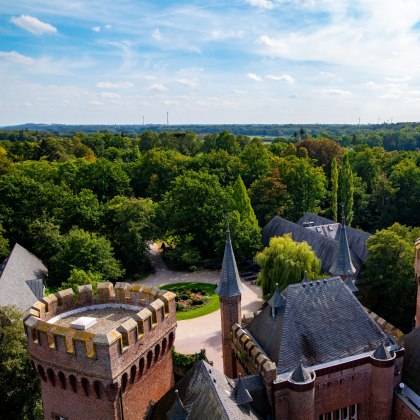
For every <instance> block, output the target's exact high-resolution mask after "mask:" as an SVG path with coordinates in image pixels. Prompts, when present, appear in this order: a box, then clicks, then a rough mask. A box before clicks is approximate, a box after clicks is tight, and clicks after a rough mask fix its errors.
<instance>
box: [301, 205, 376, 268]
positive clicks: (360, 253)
mask: <svg viewBox="0 0 420 420" xmlns="http://www.w3.org/2000/svg"><path fill="white" fill-rule="evenodd" d="M309 221H312V222H314V226H315V227H316V226H321V227H325V229H323V232H324V230H328V231H329V229H328V226H329V225H335V226H336V236H337V234H338V227H339V226H340V224H339V223H337V222H335V221H334V220H330V219H327V218H326V217H322V216H318V215H317V214H313V213H306V214H305V215H304V216H302V217H301V218H300V219H299V220H298V221H297V222H296V223H297V224H298V225H301V226H302V225H303V224H304V223H305V222H309ZM323 225H324V226H323ZM325 225H327V226H325ZM346 230H347V238H348V241H349V247H350V249H351V251H352V252H354V253H355V254H356V255H357V257H358V258H359V259H360V260H361V261H365V260H366V258H367V257H368V251H367V248H366V241H367V240H368V239H369V238H370V236H371V234H370V233H367V232H364V231H363V230H360V229H355V228H352V227H350V226H347V227H346ZM324 234H325V233H324ZM336 236H335V237H333V238H332V239H336Z"/></svg>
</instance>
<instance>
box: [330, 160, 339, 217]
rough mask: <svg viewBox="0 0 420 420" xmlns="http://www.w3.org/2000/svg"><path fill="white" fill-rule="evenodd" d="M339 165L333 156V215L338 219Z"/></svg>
mask: <svg viewBox="0 0 420 420" xmlns="http://www.w3.org/2000/svg"><path fill="white" fill-rule="evenodd" d="M337 210H338V165H337V160H336V159H335V158H333V160H332V163H331V217H332V219H333V220H335V221H337V220H338V218H337V217H338V214H337Z"/></svg>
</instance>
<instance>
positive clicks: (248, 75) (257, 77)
mask: <svg viewBox="0 0 420 420" xmlns="http://www.w3.org/2000/svg"><path fill="white" fill-rule="evenodd" d="M246 76H247V77H248V79H251V80H254V81H255V82H261V81H262V78H261V77H260V76H258V75H257V74H255V73H248V74H247V75H246Z"/></svg>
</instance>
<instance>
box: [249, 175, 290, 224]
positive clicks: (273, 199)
mask: <svg viewBox="0 0 420 420" xmlns="http://www.w3.org/2000/svg"><path fill="white" fill-rule="evenodd" d="M249 195H250V198H251V202H252V207H253V208H254V210H255V215H256V216H257V219H258V222H259V224H260V226H265V225H266V224H267V223H268V222H269V221H270V220H271V219H272V218H273V217H274V216H283V215H284V214H285V212H286V211H287V209H288V208H289V206H290V205H291V198H290V195H289V194H288V192H287V188H286V185H284V183H283V182H282V180H281V178H280V171H279V169H278V168H275V169H273V170H272V171H271V172H270V174H269V175H268V176H267V177H265V178H261V179H258V180H257V181H255V182H254V183H253V184H252V185H251V188H250V189H249Z"/></svg>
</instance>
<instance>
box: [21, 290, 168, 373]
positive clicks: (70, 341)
mask: <svg viewBox="0 0 420 420" xmlns="http://www.w3.org/2000/svg"><path fill="white" fill-rule="evenodd" d="M94 292H96V293H94ZM174 298H175V294H174V293H172V292H167V291H164V290H159V289H155V288H147V287H143V286H140V285H129V284H128V283H117V284H116V285H115V286H113V285H112V283H99V284H98V287H97V290H96V291H94V290H93V289H92V285H83V286H79V287H78V292H77V293H74V292H73V290H72V289H65V290H61V291H59V292H57V293H56V294H55V295H53V294H52V295H49V296H47V297H44V298H43V299H41V300H40V301H38V302H36V303H35V304H34V305H32V306H31V308H30V309H29V310H28V311H27V313H26V314H25V317H24V323H25V331H26V335H27V337H28V347H29V349H30V352H31V354H32V355H35V356H37V355H38V354H41V353H42V354H45V352H44V350H49V351H54V352H56V353H61V354H62V355H61V356H58V355H56V356H55V357H59V358H60V361H63V362H64V360H65V359H66V357H68V356H72V357H75V356H76V357H78V358H82V359H87V360H91V361H98V360H99V361H101V360H103V361H105V362H106V361H108V362H109V363H107V365H109V366H110V368H111V370H112V365H114V364H115V361H116V360H117V359H119V358H124V356H125V354H127V359H129V358H130V357H131V356H130V355H128V354H129V353H130V354H131V353H133V351H134V352H138V351H139V349H141V350H142V352H143V351H145V350H147V345H146V346H145V344H147V338H148V336H152V339H153V340H154V339H155V338H157V337H155V336H156V335H164V334H165V333H166V332H168V331H169V330H171V329H173V328H174V327H175V324H176V321H175V312H176V309H175V300H174ZM114 312H115V314H114ZM119 312H120V313H122V315H120V319H121V322H119V318H118V316H117V315H118V313H119ZM85 313H88V314H89V316H92V317H97V325H94V327H92V328H88V330H89V331H88V330H79V329H75V328H72V327H70V326H69V325H70V324H69V325H65V324H66V319H69V318H70V317H72V318H71V319H73V318H78V317H82V316H85ZM92 314H93V315H92ZM95 319H96V318H95ZM111 320H112V321H111ZM69 322H70V321H69ZM69 322H68V323H69ZM157 331H160V333H159V334H157ZM140 346H142V347H141V348H140ZM132 347H135V350H133V351H130V348H132ZM118 363H121V362H118Z"/></svg>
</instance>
